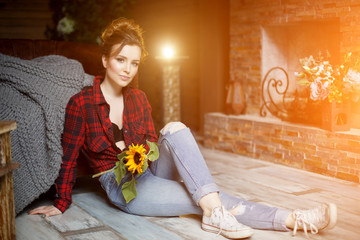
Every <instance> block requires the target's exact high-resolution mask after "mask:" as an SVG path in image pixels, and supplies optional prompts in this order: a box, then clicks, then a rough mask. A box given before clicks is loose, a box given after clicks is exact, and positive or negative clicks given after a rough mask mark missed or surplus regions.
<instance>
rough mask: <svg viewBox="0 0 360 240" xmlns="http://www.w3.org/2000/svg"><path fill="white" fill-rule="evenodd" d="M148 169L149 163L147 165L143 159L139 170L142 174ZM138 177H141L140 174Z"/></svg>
mask: <svg viewBox="0 0 360 240" xmlns="http://www.w3.org/2000/svg"><path fill="white" fill-rule="evenodd" d="M148 167H149V163H148V161H147V160H146V159H145V160H144V164H143V165H142V167H141V170H142V171H143V173H144V172H145V171H146V169H147V168H148ZM139 175H141V174H139Z"/></svg>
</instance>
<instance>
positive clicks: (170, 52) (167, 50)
mask: <svg viewBox="0 0 360 240" xmlns="http://www.w3.org/2000/svg"><path fill="white" fill-rule="evenodd" d="M162 53H163V56H164V58H168V59H170V58H173V57H174V48H173V47H171V46H165V47H164V48H163V50H162Z"/></svg>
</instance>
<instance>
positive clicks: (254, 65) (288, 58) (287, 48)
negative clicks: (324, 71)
mask: <svg viewBox="0 0 360 240" xmlns="http://www.w3.org/2000/svg"><path fill="white" fill-rule="evenodd" d="M359 26H360V2H359V1H336V0H319V1H302V0H291V1H289V0H281V1H267V0H254V1H244V0H232V1H230V81H233V82H239V83H241V85H242V87H243V89H244V92H245V94H246V104H247V105H246V114H243V115H226V114H224V113H209V114H206V115H205V124H204V145H205V146H206V147H209V148H214V149H219V150H223V151H229V152H234V153H238V154H241V155H245V156H248V157H254V158H257V159H262V160H265V161H271V162H275V163H279V164H284V165H287V166H292V167H296V168H301V169H306V170H308V171H312V172H316V173H320V174H324V175H327V176H331V177H337V178H340V179H345V180H349V181H353V182H357V183H359V182H360V167H359V166H360V125H359V124H360V108H359V106H360V104H357V105H359V106H357V105H356V106H352V107H353V108H352V114H353V115H352V116H351V120H353V122H352V123H351V124H353V125H352V129H351V130H350V131H346V132H329V131H327V130H324V129H321V128H319V127H317V126H316V125H312V124H305V123H304V122H301V121H297V122H291V121H285V120H284V119H283V118H282V117H283V114H280V117H279V115H278V114H272V113H270V111H269V109H268V108H267V107H266V106H265V107H263V106H264V103H265V102H266V101H267V100H266V99H265V98H262V95H263V94H262V91H261V90H262V88H263V87H262V85H263V84H262V83H263V80H264V78H265V76H266V75H267V74H268V73H269V70H271V69H274V71H271V72H270V73H269V78H270V79H283V80H285V82H287V80H286V79H288V81H289V83H288V86H285V85H286V84H285V83H283V84H282V86H280V88H279V89H278V91H277V90H276V89H275V90H274V89H270V90H269V91H268V93H269V95H271V96H272V95H274V97H273V99H274V103H275V104H276V105H277V106H278V107H279V108H280V109H284V108H285V110H286V111H288V110H289V109H290V110H292V111H294V108H291V107H290V108H289V107H288V105H287V103H289V102H291V101H292V100H293V99H294V98H295V97H297V94H298V95H300V96H301V94H302V90H301V87H300V86H298V85H297V84H296V79H295V76H294V72H296V71H298V70H299V68H300V65H299V64H298V61H299V58H303V57H306V56H309V55H316V54H318V53H319V52H320V51H321V52H322V53H323V54H326V51H329V53H330V54H331V61H332V62H333V64H337V63H338V62H339V61H340V60H341V58H342V56H344V55H345V53H347V52H360V28H359ZM284 76H285V78H284ZM286 76H287V77H286ZM268 86H269V87H268ZM268 86H267V85H266V87H264V88H265V91H267V90H268V88H271V87H272V84H270V85H268ZM283 90H286V93H285V94H278V93H279V92H280V93H281V92H282V91H283ZM299 102H301V99H300V100H299ZM261 108H264V109H265V114H264V116H260V115H261V114H260V112H261ZM271 108H274V107H271ZM275 108H276V107H275ZM357 109H359V110H357ZM295 112H296V111H295ZM287 113H288V112H285V114H287ZM313 117H314V116H313V115H308V116H305V118H308V119H311V118H313ZM354 119H355V120H354ZM356 124H357V125H356Z"/></svg>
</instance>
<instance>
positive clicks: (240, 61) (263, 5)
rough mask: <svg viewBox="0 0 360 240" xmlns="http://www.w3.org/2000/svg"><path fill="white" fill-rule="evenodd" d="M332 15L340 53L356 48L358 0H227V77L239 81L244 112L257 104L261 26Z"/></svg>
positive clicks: (359, 48) (359, 24)
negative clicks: (228, 48) (228, 42)
mask: <svg viewBox="0 0 360 240" xmlns="http://www.w3.org/2000/svg"><path fill="white" fill-rule="evenodd" d="M334 19H338V20H339V21H340V29H339V32H340V41H341V44H340V45H341V46H340V56H343V54H344V53H346V52H349V51H352V52H359V51H360V1H359V0H342V1H338V0H314V1H304V0H272V1H269V0H230V80H231V81H240V82H241V83H242V85H243V88H244V91H245V93H246V103H247V113H249V114H254V113H256V114H257V113H258V112H259V108H260V83H261V28H262V27H263V26H269V25H282V24H288V23H299V22H302V21H315V20H325V21H326V20H334Z"/></svg>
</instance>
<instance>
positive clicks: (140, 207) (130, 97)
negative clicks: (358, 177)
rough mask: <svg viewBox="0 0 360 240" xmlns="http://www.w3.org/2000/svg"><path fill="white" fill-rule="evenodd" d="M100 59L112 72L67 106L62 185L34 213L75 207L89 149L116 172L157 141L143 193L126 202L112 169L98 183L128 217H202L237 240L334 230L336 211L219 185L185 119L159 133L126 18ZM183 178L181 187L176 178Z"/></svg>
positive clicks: (110, 32)
mask: <svg viewBox="0 0 360 240" xmlns="http://www.w3.org/2000/svg"><path fill="white" fill-rule="evenodd" d="M102 41H103V42H102V54H103V56H102V62H103V65H104V68H105V69H106V73H105V76H104V77H96V78H95V79H94V84H93V87H92V88H87V89H84V90H83V91H81V92H80V93H78V94H76V95H75V96H73V97H72V98H71V99H70V101H69V103H68V105H67V108H66V118H65V126H64V133H63V139H62V141H63V151H64V154H63V162H62V165H61V170H60V173H59V176H58V178H57V180H56V183H55V184H56V190H57V194H56V199H55V202H54V205H53V206H41V207H38V208H36V209H34V210H32V211H30V214H44V215H46V216H47V217H48V216H53V215H57V214H61V213H63V212H64V211H65V210H66V209H67V208H68V207H69V206H70V204H71V191H72V187H73V185H74V182H75V178H76V176H75V175H76V159H77V158H78V156H79V152H80V151H83V152H84V154H85V155H86V156H87V157H88V160H89V165H90V166H91V167H92V168H93V169H94V171H95V172H96V173H100V172H103V171H106V170H109V169H111V168H114V167H115V164H116V162H117V161H118V159H117V155H118V154H120V153H121V152H123V151H125V150H127V149H128V147H127V146H130V145H132V144H134V145H137V144H138V145H140V144H144V145H146V140H148V141H150V142H158V143H159V151H160V156H159V159H158V160H157V161H155V162H153V163H152V164H151V166H150V167H149V168H148V169H147V170H146V171H145V172H144V173H143V174H142V175H138V176H136V181H137V184H136V188H137V196H136V198H134V199H133V200H131V201H130V202H129V203H126V201H125V199H124V196H123V194H122V192H121V188H122V185H123V184H124V182H126V181H128V180H129V178H130V177H131V174H130V173H129V172H128V173H127V174H126V175H125V177H124V178H123V180H122V181H121V183H120V185H118V184H117V182H116V176H115V174H114V172H113V171H110V172H107V173H105V174H103V175H101V177H100V178H99V180H100V182H101V185H102V187H103V188H104V190H105V191H106V193H107V196H108V198H109V200H110V201H111V202H112V203H113V204H114V205H116V206H117V207H118V208H120V209H121V210H123V211H125V212H128V213H130V214H137V215H146V216H178V215H186V214H202V215H203V219H202V228H203V229H204V230H205V231H210V232H215V233H221V234H222V235H223V236H225V237H227V238H231V239H240V238H247V237H250V236H251V235H253V234H254V230H253V228H257V229H272V230H281V231H287V230H289V229H294V233H296V230H297V229H304V231H307V230H311V232H312V233H317V232H318V230H322V229H325V228H328V229H329V228H332V227H333V226H334V225H335V223H336V217H337V215H336V214H337V213H336V206H335V205H334V204H324V205H321V206H319V207H317V208H314V209H310V210H295V211H289V210H285V209H280V208H275V207H268V206H265V205H261V204H258V203H254V202H249V201H245V200H242V199H239V198H236V197H232V196H229V195H227V194H225V193H223V192H221V191H220V190H219V188H218V187H217V185H216V184H215V183H214V181H213V179H212V177H211V175H210V172H209V170H208V168H207V166H206V164H205V161H204V159H203V157H202V155H201V153H200V151H199V149H198V146H197V144H196V142H195V140H194V138H193V136H192V134H191V132H190V130H189V129H188V128H187V127H186V126H185V125H184V124H182V123H180V122H172V123H168V124H167V125H166V126H165V127H164V128H163V129H162V130H161V131H160V133H161V134H160V137H159V138H158V137H157V134H156V133H155V130H154V125H153V121H152V118H151V107H150V105H149V103H148V101H147V99H146V96H145V94H144V93H143V92H142V91H140V90H138V89H132V88H130V87H128V85H129V83H130V82H131V81H132V80H133V78H134V77H135V76H136V74H137V72H138V68H139V65H140V63H141V62H142V60H143V58H144V57H145V55H146V50H145V48H144V41H143V37H142V30H141V28H140V27H139V26H138V25H136V24H135V23H134V22H132V21H130V20H127V19H116V20H114V21H113V22H112V23H111V24H110V25H109V26H108V27H107V28H106V30H105V31H104V32H103V34H102ZM176 176H180V177H181V180H182V182H180V181H176V179H175V178H176Z"/></svg>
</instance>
